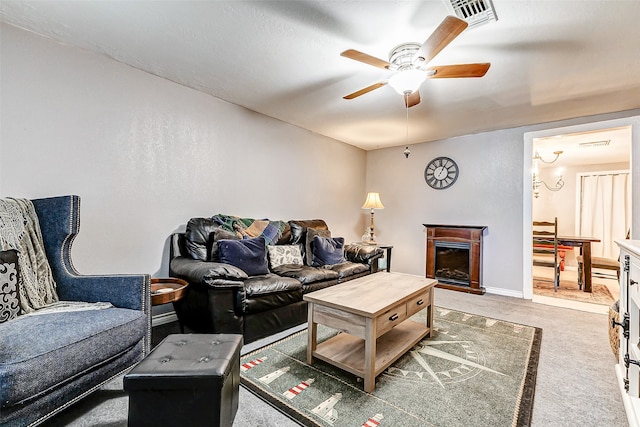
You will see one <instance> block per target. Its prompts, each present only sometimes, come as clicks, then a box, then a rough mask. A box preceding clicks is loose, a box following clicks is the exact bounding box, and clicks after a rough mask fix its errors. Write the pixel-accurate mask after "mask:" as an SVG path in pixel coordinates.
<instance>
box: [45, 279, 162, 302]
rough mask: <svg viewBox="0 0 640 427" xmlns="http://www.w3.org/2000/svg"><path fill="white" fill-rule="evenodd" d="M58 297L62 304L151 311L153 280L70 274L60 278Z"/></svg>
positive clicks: (58, 281)
mask: <svg viewBox="0 0 640 427" xmlns="http://www.w3.org/2000/svg"><path fill="white" fill-rule="evenodd" d="M56 284H57V288H56V291H57V293H58V297H59V299H60V300H61V301H85V302H99V301H103V302H110V303H111V304H113V305H114V306H116V307H120V308H129V309H132V310H142V311H144V312H148V311H149V307H150V305H151V304H150V276H149V275H148V274H139V275H134V274H129V275H102V276H92V275H81V274H76V273H68V274H65V275H60V274H58V277H56Z"/></svg>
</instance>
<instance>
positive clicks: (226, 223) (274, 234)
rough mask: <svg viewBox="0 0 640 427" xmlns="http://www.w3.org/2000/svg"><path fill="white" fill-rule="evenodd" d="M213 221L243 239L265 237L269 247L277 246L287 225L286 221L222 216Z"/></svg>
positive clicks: (218, 215) (219, 215) (215, 216)
mask: <svg viewBox="0 0 640 427" xmlns="http://www.w3.org/2000/svg"><path fill="white" fill-rule="evenodd" d="M211 219H213V220H214V221H215V222H217V223H218V224H219V225H220V227H221V228H223V229H225V230H228V231H232V232H234V233H236V234H237V235H238V237H239V238H241V239H246V238H250V237H264V240H265V242H266V244H267V245H271V244H275V243H276V242H277V241H278V239H279V238H280V236H282V232H283V231H284V229H285V226H286V225H287V224H286V223H285V222H284V221H269V220H268V219H253V218H240V217H237V216H231V215H222V214H217V215H214V216H213V217H211Z"/></svg>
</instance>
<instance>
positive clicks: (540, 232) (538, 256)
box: [533, 218, 560, 292]
mask: <svg viewBox="0 0 640 427" xmlns="http://www.w3.org/2000/svg"><path fill="white" fill-rule="evenodd" d="M533 265H537V266H543V267H552V268H553V290H554V292H555V291H557V290H558V288H559V287H560V260H559V257H558V218H554V221H553V222H549V221H534V222H533Z"/></svg>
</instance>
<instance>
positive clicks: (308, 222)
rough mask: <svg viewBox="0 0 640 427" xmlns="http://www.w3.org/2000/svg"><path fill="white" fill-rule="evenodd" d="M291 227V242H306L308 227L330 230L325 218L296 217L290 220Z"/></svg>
mask: <svg viewBox="0 0 640 427" xmlns="http://www.w3.org/2000/svg"><path fill="white" fill-rule="evenodd" d="M289 226H290V227H291V244H303V245H304V244H305V238H306V233H307V228H315V229H316V230H328V229H329V227H328V226H327V223H326V222H324V220H323V219H295V220H291V221H289Z"/></svg>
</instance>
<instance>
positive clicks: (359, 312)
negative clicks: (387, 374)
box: [303, 272, 437, 393]
mask: <svg viewBox="0 0 640 427" xmlns="http://www.w3.org/2000/svg"><path fill="white" fill-rule="evenodd" d="M436 283H437V281H436V280H434V279H427V278H424V277H420V276H413V275H408V274H401V273H388V272H380V273H375V274H370V275H368V276H364V277H360V278H358V279H354V280H350V281H348V282H346V283H342V284H340V285H336V286H331V287H329V288H325V289H321V290H319V291H316V292H311V293H308V294H306V295H304V297H303V298H304V300H305V301H308V302H309V326H308V327H309V341H308V345H307V362H308V363H309V364H312V363H313V358H314V357H315V358H317V359H320V360H324V361H325V362H327V363H330V364H332V365H334V366H337V367H338V368H340V369H343V370H345V371H348V372H351V373H352V374H355V375H357V376H358V377H361V378H363V379H364V390H365V391H366V392H369V393H370V392H372V391H373V390H374V389H375V381H376V376H378V375H379V374H380V373H381V372H383V371H384V370H385V369H386V368H387V367H389V365H391V364H392V363H393V362H395V361H396V360H397V359H398V358H399V357H400V356H402V355H403V354H405V353H406V352H407V351H409V349H411V348H412V347H413V346H414V345H416V344H417V343H418V342H419V341H420V340H421V339H423V338H424V337H425V336H428V335H431V331H432V328H433V289H434V287H435V284H436ZM424 309H427V316H426V321H425V324H422V323H418V322H415V321H412V320H408V318H409V317H411V316H412V315H413V314H415V313H417V312H419V311H421V310H424ZM318 324H322V325H326V326H329V327H331V328H335V329H338V330H340V331H343V332H346V333H341V334H338V335H336V336H334V337H332V338H330V339H328V340H326V341H324V342H322V343H319V344H318V343H317V327H318Z"/></svg>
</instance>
